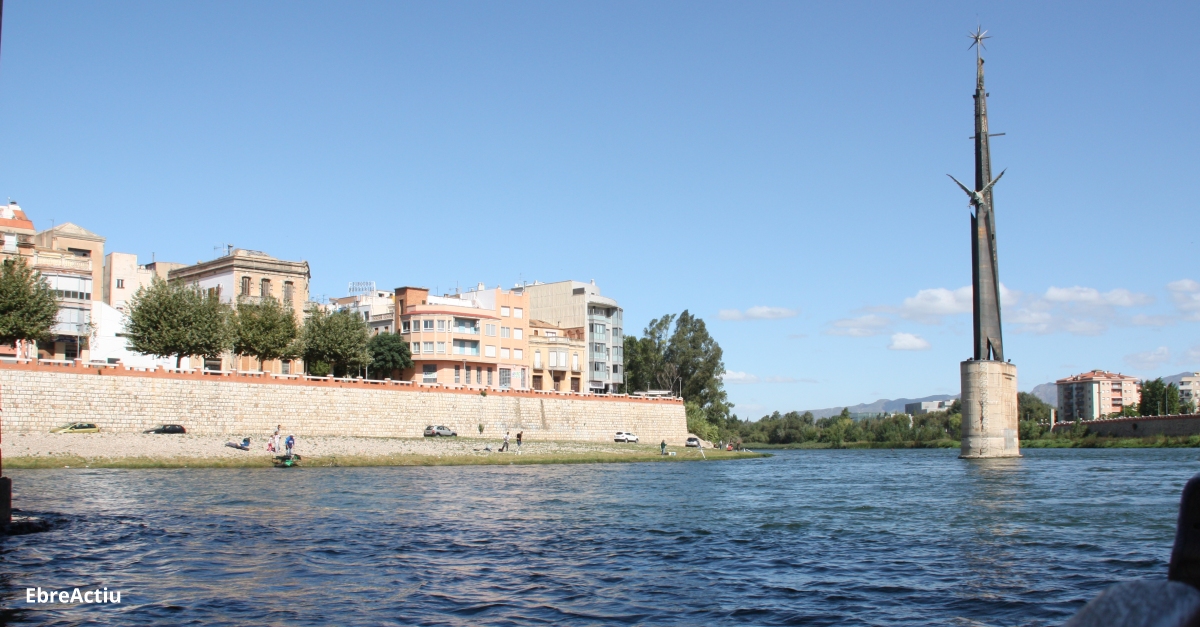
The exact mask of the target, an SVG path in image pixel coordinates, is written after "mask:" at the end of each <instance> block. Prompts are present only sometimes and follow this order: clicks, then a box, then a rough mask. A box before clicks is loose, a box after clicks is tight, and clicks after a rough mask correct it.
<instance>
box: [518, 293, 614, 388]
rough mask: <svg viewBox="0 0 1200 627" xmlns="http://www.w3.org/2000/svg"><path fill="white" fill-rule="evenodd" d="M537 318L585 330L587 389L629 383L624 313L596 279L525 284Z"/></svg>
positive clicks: (584, 376) (531, 307) (560, 326)
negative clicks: (625, 356)
mask: <svg viewBox="0 0 1200 627" xmlns="http://www.w3.org/2000/svg"><path fill="white" fill-rule="evenodd" d="M525 292H526V293H528V294H529V306H530V312H531V315H532V317H533V319H535V320H539V321H542V322H546V323H549V324H552V325H554V326H556V327H558V328H562V329H578V328H582V329H583V336H582V339H583V342H584V343H585V345H586V348H587V349H586V351H585V355H584V357H583V361H584V364H583V365H584V368H585V370H584V372H583V373H582V375H583V376H582V379H583V385H584V388H585V389H584V390H582V391H585V392H596V393H617V392H619V391H621V386H622V384H623V383H624V382H625V358H624V342H625V335H624V328H623V326H624V321H623V319H624V312H623V311H622V309H621V307H620V306H618V305H617V301H615V300H613V299H612V298H609V297H607V296H602V295H601V294H600V288H598V287H596V284H595V282H591V283H583V282H580V281H560V282H558V283H534V284H533V285H527V286H525Z"/></svg>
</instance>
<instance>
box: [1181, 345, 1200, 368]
mask: <svg viewBox="0 0 1200 627" xmlns="http://www.w3.org/2000/svg"><path fill="white" fill-rule="evenodd" d="M1198 361H1200V345H1196V346H1193V347H1191V348H1189V349H1187V352H1186V353H1184V354H1183V363H1184V364H1185V365H1192V366H1194V365H1195V363H1196V362H1198Z"/></svg>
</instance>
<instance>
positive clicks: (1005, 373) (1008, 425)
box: [959, 360, 1021, 459]
mask: <svg viewBox="0 0 1200 627" xmlns="http://www.w3.org/2000/svg"><path fill="white" fill-rule="evenodd" d="M961 402H962V453H961V454H960V455H959V457H961V458H963V459H978V458H983V457H1020V456H1021V443H1020V440H1019V438H1018V436H1017V433H1018V431H1017V367H1016V366H1014V365H1012V364H1010V363H1007V362H1002V361H986V360H969V361H964V362H962V399H961Z"/></svg>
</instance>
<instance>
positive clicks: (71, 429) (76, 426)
mask: <svg viewBox="0 0 1200 627" xmlns="http://www.w3.org/2000/svg"><path fill="white" fill-rule="evenodd" d="M99 431H100V427H97V426H96V425H94V424H92V423H90V422H73V423H71V424H69V425H63V426H61V427H55V428H53V429H51V430H50V433H98V432H99Z"/></svg>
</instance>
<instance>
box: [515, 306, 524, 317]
mask: <svg viewBox="0 0 1200 627" xmlns="http://www.w3.org/2000/svg"><path fill="white" fill-rule="evenodd" d="M513 317H514V318H524V317H525V310H524V309H521V308H520V307H517V308H516V309H513Z"/></svg>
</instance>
